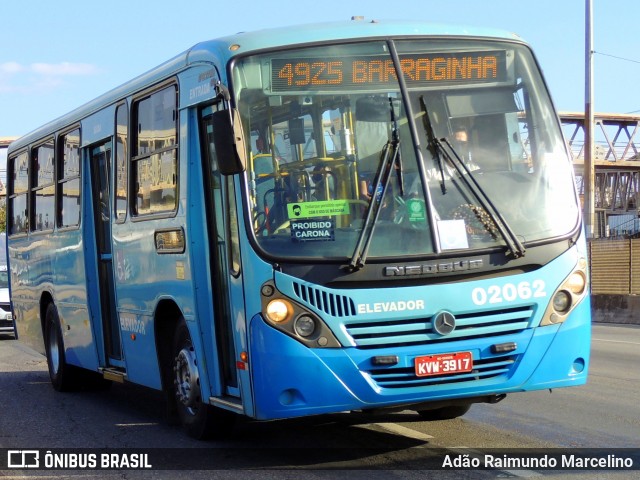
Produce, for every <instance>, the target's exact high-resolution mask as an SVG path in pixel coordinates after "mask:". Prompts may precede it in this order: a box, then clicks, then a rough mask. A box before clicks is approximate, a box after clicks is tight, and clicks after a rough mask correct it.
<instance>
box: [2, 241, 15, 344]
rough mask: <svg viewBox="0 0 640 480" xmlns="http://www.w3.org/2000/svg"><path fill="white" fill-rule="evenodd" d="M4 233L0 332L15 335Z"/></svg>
mask: <svg viewBox="0 0 640 480" xmlns="http://www.w3.org/2000/svg"><path fill="white" fill-rule="evenodd" d="M5 242H6V237H5V234H4V233H2V234H0V333H12V334H13V335H15V336H16V337H17V336H18V335H17V332H16V330H15V324H14V322H13V311H12V310H11V298H10V296H9V272H8V271H7V258H6V255H5V251H6V243H5Z"/></svg>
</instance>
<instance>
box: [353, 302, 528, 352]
mask: <svg viewBox="0 0 640 480" xmlns="http://www.w3.org/2000/svg"><path fill="white" fill-rule="evenodd" d="M533 314H534V307H533V306H525V307H517V308H507V309H498V310H490V311H484V312H473V313H466V314H455V313H454V315H455V317H456V328H455V330H454V331H453V332H452V333H450V334H449V335H447V336H444V337H443V336H442V335H440V334H438V333H437V332H436V331H434V329H433V326H432V319H433V317H428V318H419V319H407V320H380V321H371V320H367V321H358V320H355V319H354V320H352V321H348V322H345V328H346V330H347V333H348V334H349V335H350V336H351V338H352V339H353V340H354V342H355V345H356V347H358V348H378V347H392V346H406V345H417V344H424V343H429V344H433V343H439V342H450V341H452V340H459V339H469V338H477V337H491V336H498V335H505V334H513V333H518V332H521V331H522V330H524V329H526V328H527V327H528V326H529V324H530V322H531V319H532V317H533Z"/></svg>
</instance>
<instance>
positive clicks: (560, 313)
mask: <svg viewBox="0 0 640 480" xmlns="http://www.w3.org/2000/svg"><path fill="white" fill-rule="evenodd" d="M587 278H588V277H587V261H586V259H584V258H581V259H580V260H578V264H577V265H576V268H575V270H574V271H573V272H571V274H570V275H569V276H568V277H567V278H566V279H565V281H564V282H562V284H561V285H560V286H559V287H558V289H557V290H556V291H555V292H554V294H553V297H551V302H550V303H549V305H548V307H547V310H546V311H545V312H544V316H543V317H542V321H541V322H540V326H541V327H542V326H544V325H554V324H557V323H562V322H564V321H565V320H566V319H567V318H568V316H569V313H570V312H571V310H573V309H574V308H575V307H576V305H578V304H579V303H580V302H581V301H582V299H583V298H584V297H585V296H586V294H587V291H588V290H589V282H588V281H587Z"/></svg>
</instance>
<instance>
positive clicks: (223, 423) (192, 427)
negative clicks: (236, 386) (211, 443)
mask: <svg viewBox="0 0 640 480" xmlns="http://www.w3.org/2000/svg"><path fill="white" fill-rule="evenodd" d="M172 371H173V377H172V378H173V393H174V395H175V399H176V410H177V413H178V417H179V418H180V423H181V424H182V426H183V427H184V429H185V431H186V432H187V434H188V435H189V436H190V437H193V438H196V439H198V440H206V439H210V438H215V437H218V438H219V437H223V436H226V435H228V434H229V433H230V431H231V429H232V428H233V424H234V422H235V418H236V415H235V414H234V413H232V412H229V411H227V410H223V409H221V408H217V407H214V406H212V405H209V404H208V403H207V402H206V400H203V398H202V392H201V390H200V370H199V362H198V358H197V357H196V353H195V349H194V348H193V343H192V341H191V337H190V335H189V329H188V328H187V325H186V323H185V322H184V320H181V321H180V323H178V326H177V328H176V331H175V335H174V342H173V360H172Z"/></svg>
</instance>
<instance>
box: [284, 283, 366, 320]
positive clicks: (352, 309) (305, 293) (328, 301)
mask: <svg viewBox="0 0 640 480" xmlns="http://www.w3.org/2000/svg"><path fill="white" fill-rule="evenodd" d="M293 291H294V293H295V294H296V296H297V297H298V298H299V299H300V300H301V301H302V302H304V303H306V304H307V305H310V306H312V307H315V308H317V309H318V310H320V311H322V312H324V313H326V314H328V315H331V316H333V317H351V316H355V314H356V306H355V303H354V302H353V300H352V299H351V298H349V297H347V296H346V295H337V294H335V293H331V292H328V291H326V290H324V289H323V288H320V287H317V286H311V285H306V284H304V283H299V282H293Z"/></svg>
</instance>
